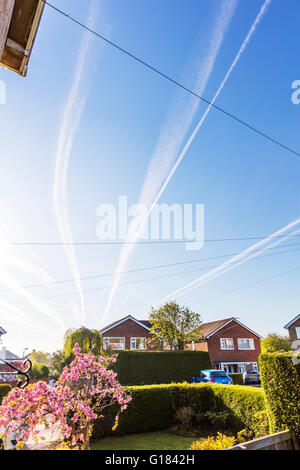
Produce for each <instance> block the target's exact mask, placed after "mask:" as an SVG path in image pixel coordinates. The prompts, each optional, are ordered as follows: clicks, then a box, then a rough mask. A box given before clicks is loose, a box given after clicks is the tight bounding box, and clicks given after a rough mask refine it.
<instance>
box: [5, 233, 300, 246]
mask: <svg viewBox="0 0 300 470" xmlns="http://www.w3.org/2000/svg"><path fill="white" fill-rule="evenodd" d="M287 237H288V238H292V237H300V234H294V235H276V236H272V235H271V236H263V237H237V238H208V239H204V240H202V241H203V242H205V243H217V242H238V241H251V240H277V239H282V238H287ZM198 241H201V240H196V241H195V240H155V241H154V240H150V241H144V240H140V241H135V242H126V241H115V242H108V241H102V242H0V246H12V245H16V246H23V245H24V246H27V245H30V246H44V245H45V246H61V245H66V246H68V245H74V246H93V245H95V246H99V245H110V246H112V245H117V246H118V245H169V244H177V243H197V242H198Z"/></svg>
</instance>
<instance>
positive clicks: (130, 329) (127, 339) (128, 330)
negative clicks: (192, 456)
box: [100, 315, 160, 351]
mask: <svg viewBox="0 0 300 470" xmlns="http://www.w3.org/2000/svg"><path fill="white" fill-rule="evenodd" d="M100 333H101V335H102V337H103V343H104V347H106V348H107V349H112V350H115V351H120V350H122V349H131V350H133V351H146V350H155V349H160V348H159V345H156V346H155V345H152V346H149V344H147V341H148V340H149V339H150V338H151V337H152V334H151V328H150V322H149V321H148V320H137V319H136V318H134V317H133V316H131V315H128V316H127V317H124V318H121V320H118V321H116V322H114V323H111V324H110V325H108V326H106V327H105V328H103V329H102V330H100Z"/></svg>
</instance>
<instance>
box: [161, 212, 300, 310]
mask: <svg viewBox="0 0 300 470" xmlns="http://www.w3.org/2000/svg"><path fill="white" fill-rule="evenodd" d="M299 223H300V219H297V220H295V221H294V222H291V223H290V224H288V225H286V226H285V227H283V228H281V229H280V230H278V231H277V232H274V233H273V234H272V235H270V236H269V237H266V238H264V239H263V240H261V241H260V242H258V243H255V244H254V245H252V246H250V247H249V248H247V249H246V250H244V251H242V252H241V253H240V254H239V255H237V256H234V257H233V258H231V259H229V260H227V261H226V262H225V263H222V264H221V265H220V266H218V267H217V268H214V269H212V270H210V271H209V272H208V273H206V274H204V275H203V276H200V277H198V278H197V279H194V281H192V282H189V283H188V284H186V285H185V286H183V287H181V288H180V289H177V290H175V291H173V292H171V293H170V294H169V295H167V296H166V297H164V298H163V299H162V300H161V301H160V303H163V302H164V301H166V300H168V299H170V298H175V297H176V298H178V297H181V296H182V295H184V294H186V293H188V292H190V291H191V290H194V289H196V288H197V287H200V286H202V285H203V284H206V283H207V282H209V281H212V280H213V279H216V278H217V277H220V276H221V275H222V274H224V273H226V272H228V271H231V270H232V269H235V268H236V267H237V266H239V265H241V264H244V263H246V262H247V261H248V260H249V259H252V258H256V256H258V255H259V254H261V253H264V252H265V251H267V250H269V249H270V248H272V247H273V246H275V245H279V244H280V243H283V242H284V241H286V240H287V239H288V238H290V237H292V236H293V235H295V234H297V233H299V232H300V229H297V230H295V231H293V232H291V233H289V234H287V235H286V237H283V238H280V239H279V240H277V241H275V242H274V243H271V244H270V245H268V246H266V247H264V248H263V249H261V250H258V251H256V250H257V249H258V248H260V247H263V246H264V245H265V244H266V243H268V242H270V240H271V239H272V237H273V238H276V237H277V236H278V235H281V234H282V233H285V232H287V231H288V230H290V229H292V228H293V227H295V226H297V225H299ZM254 251H255V253H253V252H254ZM232 263H235V264H232ZM229 265H230V266H229Z"/></svg>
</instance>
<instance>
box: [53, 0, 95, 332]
mask: <svg viewBox="0 0 300 470" xmlns="http://www.w3.org/2000/svg"><path fill="white" fill-rule="evenodd" d="M97 14H98V2H97V0H92V1H91V3H90V7H89V15H88V21H87V25H88V27H89V28H94V27H95V21H96V18H97ZM92 41H93V35H92V34H91V33H90V32H89V31H86V32H85V33H84V35H83V38H82V41H81V45H80V49H79V53H78V57H77V62H76V66H75V73H74V77H73V81H72V85H71V89H70V92H69V95H68V98H67V102H66V104H65V106H64V108H63V113H62V119H61V125H60V131H59V138H58V146H57V151H56V164H55V175H54V208H55V215H56V219H57V224H58V228H59V232H60V235H61V238H62V240H63V241H64V242H68V243H71V242H72V241H73V236H72V231H71V226H70V221H69V216H68V202H67V176H68V168H69V162H70V156H71V151H72V147H73V143H74V138H75V135H76V132H77V130H78V127H79V125H80V121H81V118H82V114H83V111H84V108H85V105H86V101H87V97H88V91H89V84H90V82H89V78H90V75H91V64H90V60H91V56H92ZM64 249H65V253H66V256H67V259H68V262H69V265H70V268H71V272H72V274H73V276H74V279H76V281H75V285H76V287H77V290H78V293H79V298H80V306H81V308H80V320H81V322H82V324H84V321H85V307H84V298H83V292H82V288H81V282H80V280H78V278H80V273H79V269H78V266H77V262H76V257H75V251H74V247H73V246H72V245H65V246H64Z"/></svg>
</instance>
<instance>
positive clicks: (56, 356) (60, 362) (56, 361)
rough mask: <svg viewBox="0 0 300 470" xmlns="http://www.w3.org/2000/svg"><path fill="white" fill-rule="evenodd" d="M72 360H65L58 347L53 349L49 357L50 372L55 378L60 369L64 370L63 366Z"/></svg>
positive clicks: (58, 374) (60, 371)
mask: <svg viewBox="0 0 300 470" xmlns="http://www.w3.org/2000/svg"><path fill="white" fill-rule="evenodd" d="M71 362H72V361H71V360H67V359H66V357H65V354H64V352H63V351H62V350H61V349H60V350H58V351H55V352H54V353H52V354H51V359H50V372H51V374H52V375H54V376H55V377H56V378H58V377H59V376H60V375H61V373H62V371H63V370H64V367H66V366H67V365H69V364H70V363H71Z"/></svg>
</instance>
